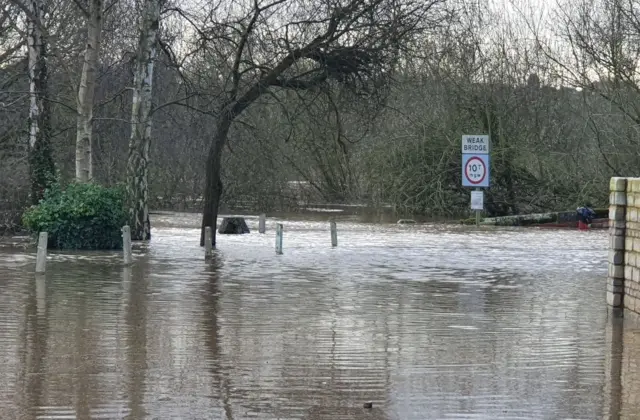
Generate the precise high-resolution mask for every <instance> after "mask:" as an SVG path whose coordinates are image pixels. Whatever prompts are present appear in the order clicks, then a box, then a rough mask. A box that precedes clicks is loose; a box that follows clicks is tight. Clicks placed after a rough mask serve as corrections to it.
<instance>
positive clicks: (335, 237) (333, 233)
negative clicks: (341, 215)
mask: <svg viewBox="0 0 640 420" xmlns="http://www.w3.org/2000/svg"><path fill="white" fill-rule="evenodd" d="M331 246H333V247H336V246H338V227H337V226H336V222H331Z"/></svg>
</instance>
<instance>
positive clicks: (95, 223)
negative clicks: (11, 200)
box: [22, 183, 127, 249]
mask: <svg viewBox="0 0 640 420" xmlns="http://www.w3.org/2000/svg"><path fill="white" fill-rule="evenodd" d="M126 220H127V214H126V211H125V208H124V190H123V189H122V188H107V187H102V186H100V185H97V184H92V183H90V184H76V183H73V184H70V185H69V186H68V187H67V188H66V189H64V190H63V189H61V188H60V187H59V186H57V185H56V186H53V187H52V188H50V189H49V190H47V192H46V193H45V196H44V198H43V199H42V200H41V201H40V203H39V204H38V205H36V206H32V207H30V208H29V209H28V210H27V211H26V212H25V214H24V215H23V216H22V221H23V223H24V226H25V227H26V228H27V229H28V230H30V231H31V232H32V233H35V234H37V233H38V232H48V234H49V247H50V248H58V249H121V248H122V234H121V229H122V226H124V225H125V224H126Z"/></svg>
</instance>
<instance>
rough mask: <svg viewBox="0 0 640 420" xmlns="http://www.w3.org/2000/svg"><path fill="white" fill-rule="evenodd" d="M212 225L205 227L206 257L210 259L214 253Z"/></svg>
mask: <svg viewBox="0 0 640 420" xmlns="http://www.w3.org/2000/svg"><path fill="white" fill-rule="evenodd" d="M211 232H212V230H211V226H207V227H205V228H204V259H205V260H208V259H209V258H211V256H212V255H213V249H212V248H213V244H212V243H211V242H212V241H211Z"/></svg>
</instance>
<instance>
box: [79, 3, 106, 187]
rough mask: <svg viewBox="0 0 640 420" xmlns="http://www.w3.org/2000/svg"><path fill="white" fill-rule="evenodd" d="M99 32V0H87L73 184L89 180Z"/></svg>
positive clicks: (90, 177)
mask: <svg viewBox="0 0 640 420" xmlns="http://www.w3.org/2000/svg"><path fill="white" fill-rule="evenodd" d="M101 32H102V0H90V1H89V10H88V16H87V46H86V49H85V51H84V63H83V65H82V76H81V78H80V87H79V88H78V98H77V105H78V123H77V135H76V181H78V182H89V181H91V180H92V179H93V164H92V158H91V134H92V123H93V96H94V93H95V85H96V73H97V67H98V56H99V53H100V37H101Z"/></svg>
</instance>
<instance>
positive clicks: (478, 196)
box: [471, 189, 484, 227]
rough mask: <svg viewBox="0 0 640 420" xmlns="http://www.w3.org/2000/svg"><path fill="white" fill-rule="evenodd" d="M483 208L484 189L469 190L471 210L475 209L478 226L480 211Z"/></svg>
mask: <svg viewBox="0 0 640 420" xmlns="http://www.w3.org/2000/svg"><path fill="white" fill-rule="evenodd" d="M483 209H484V191H482V190H479V189H478V190H475V191H471V210H475V211H476V227H479V226H480V212H481V211H482V210H483Z"/></svg>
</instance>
